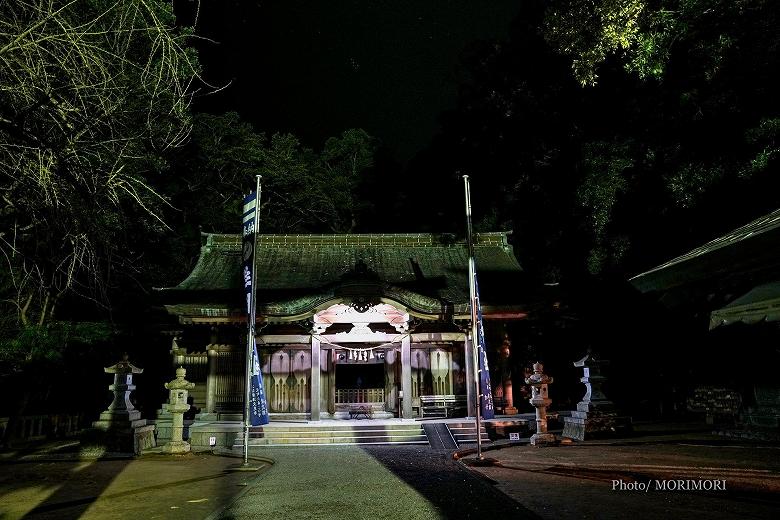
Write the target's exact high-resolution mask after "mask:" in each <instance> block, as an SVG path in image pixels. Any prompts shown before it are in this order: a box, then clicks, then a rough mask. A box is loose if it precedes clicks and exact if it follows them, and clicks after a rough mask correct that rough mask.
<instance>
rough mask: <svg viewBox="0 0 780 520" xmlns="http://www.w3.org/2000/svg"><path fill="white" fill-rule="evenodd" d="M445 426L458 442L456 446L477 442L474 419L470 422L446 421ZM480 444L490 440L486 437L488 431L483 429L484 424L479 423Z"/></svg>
mask: <svg viewBox="0 0 780 520" xmlns="http://www.w3.org/2000/svg"><path fill="white" fill-rule="evenodd" d="M447 427H448V428H449V430H450V433H451V434H452V437H453V439H455V442H456V443H457V444H458V447H461V446H463V445H464V444H476V443H477V427H476V425H475V424H474V421H470V422H450V423H447ZM479 432H480V437H481V441H482V444H488V443H490V442H491V440H490V438H489V437H488V432H487V430H485V424H484V423H483V424H481V425H480V428H479Z"/></svg>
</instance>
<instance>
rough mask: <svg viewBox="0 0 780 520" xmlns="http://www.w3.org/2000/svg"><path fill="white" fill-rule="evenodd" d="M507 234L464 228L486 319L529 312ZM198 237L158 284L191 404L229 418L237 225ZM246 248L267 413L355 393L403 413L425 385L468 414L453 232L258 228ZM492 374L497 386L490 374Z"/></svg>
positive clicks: (234, 400) (468, 357) (322, 404)
mask: <svg viewBox="0 0 780 520" xmlns="http://www.w3.org/2000/svg"><path fill="white" fill-rule="evenodd" d="M508 235H509V232H497V233H479V234H476V235H475V236H474V246H475V253H476V265H477V273H478V280H479V290H480V296H481V301H482V312H483V316H484V319H485V320H486V321H485V327H486V328H489V327H491V326H495V325H501V321H502V320H517V319H523V318H525V317H526V316H527V314H528V312H529V310H528V308H526V307H524V306H523V305H522V304H520V303H519V302H520V301H523V300H524V301H529V299H528V294H529V293H528V291H529V288H528V283H527V281H526V276H525V274H524V272H523V270H522V268H521V267H520V264H519V262H518V261H517V259H516V258H515V256H514V254H513V251H512V246H511V245H510V244H509V243H508V240H507V237H508ZM203 238H204V240H205V243H204V245H203V247H202V249H201V252H200V257H199V259H198V261H197V264H196V265H195V267H194V269H193V271H192V272H191V273H190V275H189V276H188V277H187V278H186V279H185V280H184V281H183V282H181V283H180V284H179V285H177V286H175V287H171V288H166V289H162V290H161V291H162V297H163V301H164V302H165V308H166V310H167V311H168V312H169V313H170V314H173V315H175V316H177V317H178V321H179V323H180V325H181V326H180V327H179V330H177V331H176V332H175V333H174V339H173V347H172V350H171V353H172V355H173V364H174V365H175V366H179V365H181V366H184V367H185V368H186V369H187V379H188V380H190V381H193V382H194V383H195V384H196V386H195V389H194V390H193V391H192V392H191V395H192V397H193V399H194V403H193V404H194V406H195V407H196V408H198V409H199V410H200V415H199V417H200V418H203V419H211V420H239V419H240V416H241V411H242V409H243V402H244V397H243V396H244V370H245V369H244V367H245V365H244V358H245V350H246V339H247V338H246V330H247V327H246V313H245V311H244V308H245V307H244V306H245V302H244V301H243V298H244V292H243V286H242V278H241V259H242V256H241V249H242V245H241V236H240V235H223V234H205V235H204V236H203ZM255 262H256V264H255V269H256V271H255V272H256V283H255V286H256V288H257V345H258V352H259V355H260V360H261V366H262V374H263V381H264V385H265V391H266V396H267V398H268V405H269V409H270V412H271V414H270V415H271V421H272V422H273V421H278V420H291V419H297V420H309V421H319V420H322V419H340V418H348V417H349V411H350V410H352V409H354V407H355V406H356V405H360V406H362V407H369V408H370V410H371V411H372V416H373V417H374V418H391V417H401V418H407V419H408V418H413V417H419V416H420V415H422V414H424V412H425V410H424V409H423V410H421V403H424V402H425V396H447V397H448V399H447V402H448V403H449V404H450V406H451V408H452V409H451V410H450V411H449V412H450V413H451V414H452V415H453V416H466V415H469V416H472V415H474V402H475V400H474V395H473V393H474V367H473V364H472V350H471V349H472V346H471V341H470V338H469V317H470V313H469V288H468V248H467V245H466V243H465V242H464V241H460V240H456V238H455V237H454V236H453V235H436V234H372V235H259V236H258V238H257V250H256V256H255ZM521 298H522V299H521ZM498 347H499V345H495V347H494V350H496V351H497V350H498ZM494 379H495V377H494ZM496 383H498V384H496ZM497 387H498V388H499V389H500V390H499V392H501V391H502V390H503V387H502V386H501V382H500V381H496V382H494V389H495V388H497Z"/></svg>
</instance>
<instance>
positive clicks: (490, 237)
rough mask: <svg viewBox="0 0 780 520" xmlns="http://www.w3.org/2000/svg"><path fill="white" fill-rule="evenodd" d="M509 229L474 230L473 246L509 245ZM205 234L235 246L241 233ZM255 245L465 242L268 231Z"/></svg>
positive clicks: (214, 243) (446, 237) (440, 236)
mask: <svg viewBox="0 0 780 520" xmlns="http://www.w3.org/2000/svg"><path fill="white" fill-rule="evenodd" d="M510 234H512V231H511V230H510V231H491V232H486V233H475V234H474V245H475V246H503V247H508V246H509V241H508V236H509V235H510ZM202 236H203V237H205V238H206V244H205V247H207V248H211V247H216V248H226V249H235V248H236V247H240V243H241V235H240V234H237V233H236V234H232V233H231V234H227V233H202ZM257 238H258V242H259V243H258V245H259V246H261V247H263V246H278V247H283V246H285V245H290V246H300V245H309V246H318V245H321V246H341V245H343V246H404V247H415V246H423V247H430V246H450V245H464V244H465V243H466V242H465V240H464V239H459V238H458V237H456V236H455V235H454V234H452V233H330V234H317V233H270V234H259V235H258V236H257Z"/></svg>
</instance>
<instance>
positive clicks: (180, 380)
mask: <svg viewBox="0 0 780 520" xmlns="http://www.w3.org/2000/svg"><path fill="white" fill-rule="evenodd" d="M186 373H187V371H186V370H185V369H184V367H179V368H177V369H176V379H174V380H173V381H171V382H170V383H165V388H167V389H168V390H169V399H168V400H169V402H168V405H167V409H168V411H169V412H170V413H171V415H172V416H173V427H172V428H171V440H170V442H168V443H167V444H164V445H163V447H162V451H163V453H187V452H188V451H190V443H189V442H186V441H185V440H184V412H186V411H187V410H189V409H190V405H189V403H187V395H188V394H189V391H190V390H192V389H193V388H195V383H190V382H189V381H187V380H186V379H184V375H185V374H186Z"/></svg>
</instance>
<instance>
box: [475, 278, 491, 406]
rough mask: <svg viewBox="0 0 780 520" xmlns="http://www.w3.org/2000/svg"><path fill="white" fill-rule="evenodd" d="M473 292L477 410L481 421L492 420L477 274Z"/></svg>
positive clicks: (488, 371) (488, 372) (488, 373)
mask: <svg viewBox="0 0 780 520" xmlns="http://www.w3.org/2000/svg"><path fill="white" fill-rule="evenodd" d="M474 289H475V290H474V292H475V295H476V298H475V300H476V305H477V330H478V334H477V335H478V338H477V345H476V348H477V349H478V350H477V357H478V360H479V393H480V396H481V399H480V400H479V409H480V413H481V414H482V418H483V419H492V418H493V417H495V411H494V410H493V389H492V388H491V385H490V370H489V369H488V360H487V349H486V348H485V329H484V328H483V326H482V304H481V303H480V301H479V285H478V284H477V274H476V272H475V273H474Z"/></svg>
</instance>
